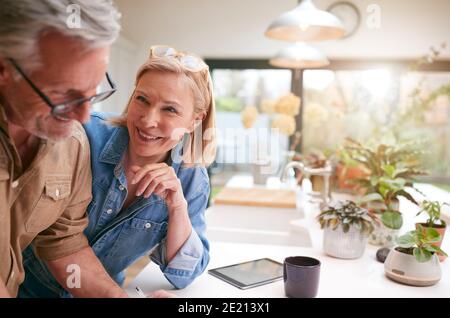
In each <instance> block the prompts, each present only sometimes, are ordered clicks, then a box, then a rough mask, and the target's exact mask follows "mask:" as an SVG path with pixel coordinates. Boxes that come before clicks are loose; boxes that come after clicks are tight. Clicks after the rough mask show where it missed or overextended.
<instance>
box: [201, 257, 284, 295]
mask: <svg viewBox="0 0 450 318" xmlns="http://www.w3.org/2000/svg"><path fill="white" fill-rule="evenodd" d="M208 272H209V273H210V274H211V275H214V276H216V277H218V278H220V279H222V280H224V281H226V282H228V283H230V284H232V285H234V286H236V287H239V288H241V289H246V288H250V287H256V286H260V285H264V284H267V283H271V282H273V281H276V280H279V279H281V278H283V264H280V263H278V262H276V261H274V260H271V259H269V258H262V259H258V260H254V261H249V262H245V263H240V264H234V265H229V266H224V267H219V268H215V269H210V270H209V271H208Z"/></svg>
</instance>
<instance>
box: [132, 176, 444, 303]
mask: <svg viewBox="0 0 450 318" xmlns="http://www.w3.org/2000/svg"><path fill="white" fill-rule="evenodd" d="M241 184H242V183H241ZM431 190H433V189H431ZM444 193H445V191H443V193H438V194H439V195H440V198H441V199H442V196H443V195H444ZM447 195H448V194H447ZM301 199H302V200H303V201H305V202H306V200H305V198H304V197H303V198H301ZM431 199H433V198H431ZM448 201H450V200H448ZM416 208H417V207H415V206H414V205H412V204H409V203H408V202H404V201H400V210H401V211H402V212H403V215H404V219H405V222H404V226H403V228H402V232H406V231H409V230H411V229H412V228H413V227H414V223H415V222H417V221H418V220H419V219H418V218H414V216H415V211H416ZM316 214H317V208H314V207H312V206H311V205H309V204H308V203H306V204H305V205H304V207H303V208H301V209H280V208H255V207H244V206H219V205H217V206H214V205H213V206H212V207H210V208H209V209H208V210H207V211H206V215H207V224H208V232H207V237H208V238H210V245H211V247H210V256H211V261H210V263H209V265H208V267H207V269H206V270H205V272H204V273H203V274H202V275H200V276H199V277H198V278H197V279H196V280H195V281H194V282H193V283H192V284H191V285H189V286H188V287H186V288H185V289H182V290H174V289H173V287H172V285H171V284H170V283H169V282H168V281H167V280H166V279H165V277H164V276H163V275H162V273H161V271H160V270H159V268H158V266H157V265H156V264H153V263H150V264H148V265H147V266H146V267H145V268H144V270H143V271H142V272H141V273H139V275H138V276H137V277H136V278H135V279H134V280H133V281H132V282H131V283H130V284H129V285H128V287H127V291H128V292H129V294H130V295H131V296H136V295H135V292H134V287H135V286H140V288H141V289H142V290H143V291H144V292H145V293H149V292H151V291H154V290H158V289H166V290H171V292H173V293H174V294H176V295H178V296H180V297H186V298H196V297H213V298H215V297H220V298H239V297H249V298H252V297H255V298H259V297H261V298H264V297H266V298H272V297H285V295H284V285H283V281H282V280H280V281H277V282H274V283H270V284H267V285H263V286H259V287H255V288H251V289H248V290H241V289H239V288H236V287H234V286H232V285H230V284H228V283H226V282H224V281H222V280H220V279H218V278H216V277H213V276H211V275H209V274H208V273H207V270H208V269H211V268H216V267H221V266H226V265H231V264H235V263H240V262H243V261H249V260H253V259H258V258H264V257H268V258H272V259H274V260H276V261H279V262H281V263H282V262H283V260H284V258H286V257H288V256H298V255H303V256H310V257H315V258H317V259H319V260H320V261H321V263H322V265H321V273H320V283H319V292H318V297H450V261H449V260H448V259H447V260H446V261H445V262H442V263H441V269H442V278H441V280H440V282H439V283H437V284H436V285H434V286H430V287H413V286H407V285H401V284H398V283H395V282H393V281H391V280H389V279H388V278H387V277H386V276H385V275H384V265H383V264H382V263H379V262H377V261H376V258H375V254H376V251H377V249H378V248H379V247H377V246H372V245H369V244H368V245H367V248H366V251H365V253H364V255H363V257H361V258H360V259H357V260H342V259H337V258H333V257H329V256H327V255H325V254H324V253H323V250H322V236H323V232H322V230H320V228H319V225H318V223H317V221H315V219H314V216H315V215H316ZM258 216H259V217H258ZM249 242H251V244H249ZM442 248H443V249H444V250H446V251H447V252H449V251H450V235H449V233H447V235H446V237H445V239H444V242H443V245H442Z"/></svg>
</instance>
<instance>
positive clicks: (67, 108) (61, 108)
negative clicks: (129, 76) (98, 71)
mask: <svg viewBox="0 0 450 318" xmlns="http://www.w3.org/2000/svg"><path fill="white" fill-rule="evenodd" d="M9 61H10V62H11V64H12V65H13V66H14V68H15V69H16V70H17V72H19V74H20V75H22V77H23V78H24V80H25V81H26V82H27V83H28V84H29V85H30V86H31V88H32V89H33V90H34V91H35V92H36V94H38V95H39V96H40V97H41V98H42V99H43V100H44V102H45V103H46V104H47V105H48V107H50V108H51V110H52V111H51V112H52V114H53V115H58V116H64V115H66V114H68V113H70V112H71V111H73V110H74V109H75V108H77V107H79V106H81V105H83V104H84V103H90V104H95V103H98V102H101V101H103V100H105V99H107V98H108V97H109V96H111V95H112V94H113V93H114V92H115V91H116V89H117V88H116V85H115V84H114V82H113V81H112V80H111V78H110V77H109V74H108V72H107V73H106V79H107V80H108V83H109V86H111V89H110V90H107V91H105V92H101V93H99V94H96V95H93V96H91V97H83V98H77V99H73V100H70V101H67V102H64V103H58V104H55V103H53V102H52V101H51V100H50V98H49V97H47V95H45V94H44V93H43V92H42V91H41V90H40V89H39V88H38V87H37V86H36V85H35V84H34V83H33V82H32V81H31V79H30V78H29V77H28V76H27V75H26V74H25V72H24V71H23V70H22V69H21V68H20V66H19V65H18V64H17V63H16V61H14V60H13V59H11V58H10V59H9Z"/></svg>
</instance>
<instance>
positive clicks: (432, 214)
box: [416, 200, 450, 262]
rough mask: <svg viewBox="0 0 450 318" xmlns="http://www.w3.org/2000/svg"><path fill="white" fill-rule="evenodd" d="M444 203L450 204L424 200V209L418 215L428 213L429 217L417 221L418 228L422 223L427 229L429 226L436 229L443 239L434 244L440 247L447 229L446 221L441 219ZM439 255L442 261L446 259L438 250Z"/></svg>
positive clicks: (422, 204) (422, 205)
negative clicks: (421, 221) (422, 220)
mask: <svg viewBox="0 0 450 318" xmlns="http://www.w3.org/2000/svg"><path fill="white" fill-rule="evenodd" d="M443 205H447V206H450V204H448V203H442V204H441V203H440V202H439V201H428V200H424V201H423V202H422V203H421V207H422V209H421V210H420V211H419V212H418V213H417V215H420V214H422V213H426V214H427V215H428V219H427V221H426V222H425V223H417V224H416V228H418V227H419V225H420V226H422V227H423V228H424V229H427V228H433V229H435V230H436V231H437V232H438V233H439V235H440V237H441V239H440V240H439V241H438V242H435V243H433V245H435V246H438V247H441V244H442V240H443V239H444V235H445V229H446V227H447V224H446V223H445V221H444V220H442V219H441V208H442V206H443ZM438 257H439V260H440V261H441V262H442V261H444V259H445V256H444V255H442V254H440V253H439V252H438Z"/></svg>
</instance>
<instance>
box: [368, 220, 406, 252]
mask: <svg viewBox="0 0 450 318" xmlns="http://www.w3.org/2000/svg"><path fill="white" fill-rule="evenodd" d="M399 233H400V229H398V230H394V229H391V228H388V227H386V226H385V225H384V224H383V223H381V224H380V225H378V224H374V229H373V232H372V233H371V234H370V236H369V243H370V244H372V245H376V246H383V247H393V246H394V245H395V244H396V242H397V238H398V235H399Z"/></svg>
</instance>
